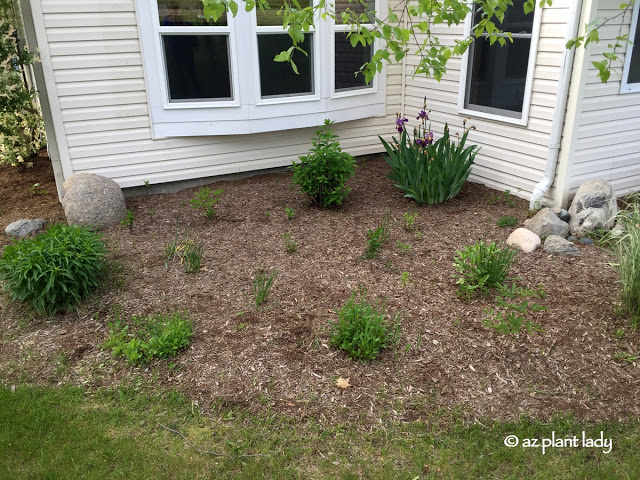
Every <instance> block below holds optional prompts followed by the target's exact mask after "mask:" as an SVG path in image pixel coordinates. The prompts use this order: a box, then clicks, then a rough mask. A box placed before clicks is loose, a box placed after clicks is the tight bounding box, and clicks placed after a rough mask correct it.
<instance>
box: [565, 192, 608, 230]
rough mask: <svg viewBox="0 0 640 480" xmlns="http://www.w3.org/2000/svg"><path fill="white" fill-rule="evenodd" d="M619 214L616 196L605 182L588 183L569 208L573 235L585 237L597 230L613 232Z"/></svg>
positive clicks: (577, 193)
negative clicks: (616, 216) (612, 228)
mask: <svg viewBox="0 0 640 480" xmlns="http://www.w3.org/2000/svg"><path fill="white" fill-rule="evenodd" d="M617 212H618V205H617V200H616V195H615V193H614V191H613V187H612V186H611V184H610V183H609V182H607V181H605V180H593V181H591V182H586V183H584V184H582V186H581V187H580V188H579V189H578V191H577V192H576V196H575V197H574V198H573V202H571V207H569V214H570V215H571V218H570V219H569V227H570V229H571V233H572V234H573V235H576V236H577V237H583V236H585V235H587V234H588V233H589V232H594V231H596V230H611V227H613V223H614V222H615V215H616V213H617Z"/></svg>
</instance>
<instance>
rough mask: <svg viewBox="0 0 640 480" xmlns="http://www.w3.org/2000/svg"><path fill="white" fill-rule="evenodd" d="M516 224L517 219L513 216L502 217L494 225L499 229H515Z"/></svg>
mask: <svg viewBox="0 0 640 480" xmlns="http://www.w3.org/2000/svg"><path fill="white" fill-rule="evenodd" d="M518 222H519V220H518V218H517V217H514V216H513V215H503V216H501V217H500V218H499V219H498V221H497V222H496V225H498V226H499V227H500V228H506V227H515V226H516V225H517V224H518Z"/></svg>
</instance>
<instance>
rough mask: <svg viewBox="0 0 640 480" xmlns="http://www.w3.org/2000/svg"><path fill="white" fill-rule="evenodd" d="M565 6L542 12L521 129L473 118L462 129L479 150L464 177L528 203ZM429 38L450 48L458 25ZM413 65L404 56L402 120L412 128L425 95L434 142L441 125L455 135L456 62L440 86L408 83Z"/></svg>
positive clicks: (544, 142)
mask: <svg viewBox="0 0 640 480" xmlns="http://www.w3.org/2000/svg"><path fill="white" fill-rule="evenodd" d="M570 5H571V4H570V0H557V1H554V2H553V6H552V7H545V8H543V9H542V12H541V13H542V17H541V23H540V32H539V40H538V44H537V51H536V56H535V69H534V71H533V82H532V87H531V105H530V108H529V112H528V115H527V117H526V119H525V120H526V121H525V123H526V125H514V124H513V123H512V122H511V123H510V122H509V119H505V120H504V121H499V120H488V119H483V118H477V117H473V118H471V120H469V121H468V122H467V125H474V126H475V127H476V130H474V131H471V132H470V134H469V138H468V142H470V143H475V144H477V145H481V149H480V152H479V153H478V156H477V157H476V164H475V165H474V167H473V170H472V174H471V176H470V179H471V180H472V181H475V182H479V183H483V184H485V185H487V186H490V187H492V188H496V189H499V190H510V191H511V193H513V194H515V195H518V196H521V197H524V198H529V196H530V194H531V193H532V191H533V188H534V186H535V185H536V183H538V182H539V181H540V179H541V178H542V177H543V175H544V169H545V165H546V159H547V152H548V146H549V138H550V133H551V122H552V118H553V109H554V106H555V101H556V91H557V88H558V80H559V78H560V69H561V61H562V53H563V51H564V46H565V42H566V36H567V31H568V25H567V20H568V18H569V14H570ZM434 33H435V35H436V36H438V37H439V38H440V40H441V42H442V43H445V44H448V45H453V42H454V40H455V39H459V38H462V36H463V35H464V26H462V25H461V26H458V27H456V28H453V27H451V28H448V27H446V26H439V27H437V29H434ZM418 38H419V39H420V37H418ZM415 63H416V58H415V57H410V59H409V66H408V69H407V76H406V85H407V87H406V99H405V108H404V111H405V115H406V116H407V117H408V118H409V119H410V120H412V124H414V125H415V116H416V114H417V112H418V111H419V110H420V109H421V108H422V102H423V97H424V96H426V97H427V109H428V110H432V112H431V115H430V118H431V119H432V126H433V129H434V131H435V132H436V138H437V137H438V136H439V135H441V134H442V132H443V129H444V123H445V122H448V123H449V127H450V130H451V133H452V134H455V133H457V132H461V130H462V120H463V119H464V117H465V115H463V114H459V113H458V99H459V92H460V82H461V81H462V82H464V81H465V80H464V79H461V78H460V77H461V65H462V60H461V59H457V58H454V59H452V60H450V61H449V63H448V66H447V69H448V71H447V73H446V75H445V76H444V77H443V79H442V81H441V82H437V81H435V80H433V79H427V78H424V77H419V76H416V77H415V78H412V75H411V71H412V66H414V65H415ZM525 100H526V99H525ZM414 112H415V113H414ZM411 115H413V118H412V117H411ZM410 125H411V123H410ZM546 195H547V198H548V199H551V198H553V195H554V189H553V188H550V189H549V191H548V192H547V194H546Z"/></svg>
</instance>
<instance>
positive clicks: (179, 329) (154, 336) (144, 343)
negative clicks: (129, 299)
mask: <svg viewBox="0 0 640 480" xmlns="http://www.w3.org/2000/svg"><path fill="white" fill-rule="evenodd" d="M192 336H193V321H192V319H191V318H190V317H189V316H188V315H187V314H186V313H184V312H174V313H166V314H164V313H163V314H157V315H152V316H147V317H143V316H137V315H134V316H133V317H132V318H131V322H130V324H129V325H122V324H121V322H120V320H119V319H118V320H116V321H115V322H113V323H110V324H109V336H108V337H107V340H106V341H105V342H104V343H103V344H102V348H103V349H110V350H111V352H112V353H113V355H114V356H115V357H124V358H126V359H127V361H128V362H129V363H132V364H146V363H149V362H150V361H151V360H153V359H155V358H167V357H169V356H174V355H177V354H178V353H179V352H180V351H181V350H183V349H184V348H186V347H187V346H188V345H189V344H190V343H191V337H192Z"/></svg>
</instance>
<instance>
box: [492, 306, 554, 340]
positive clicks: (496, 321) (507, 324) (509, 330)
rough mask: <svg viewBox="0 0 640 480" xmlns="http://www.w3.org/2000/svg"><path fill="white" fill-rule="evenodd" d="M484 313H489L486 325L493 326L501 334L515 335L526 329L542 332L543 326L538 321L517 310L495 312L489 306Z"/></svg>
mask: <svg viewBox="0 0 640 480" xmlns="http://www.w3.org/2000/svg"><path fill="white" fill-rule="evenodd" d="M484 313H485V314H486V315H488V317H487V318H485V319H484V320H483V322H482V323H483V324H484V325H485V326H486V327H489V328H493V329H494V330H495V331H496V333H498V334H501V335H515V334H517V333H519V332H520V331H521V329H524V331H525V332H526V333H533V332H542V331H543V330H542V328H541V327H540V325H538V324H537V323H534V322H532V321H531V320H527V319H525V317H524V316H523V315H519V314H518V313H517V312H512V311H507V312H499V311H498V312H494V310H493V308H487V309H485V310H484Z"/></svg>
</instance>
